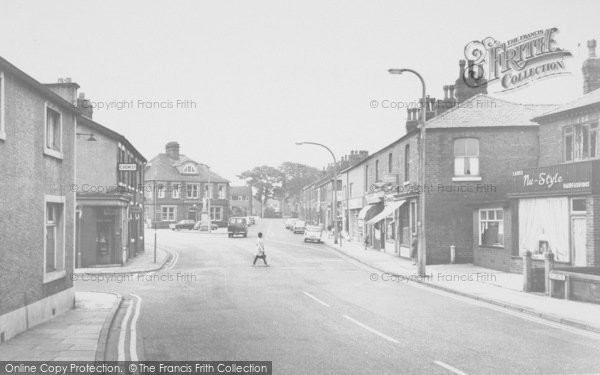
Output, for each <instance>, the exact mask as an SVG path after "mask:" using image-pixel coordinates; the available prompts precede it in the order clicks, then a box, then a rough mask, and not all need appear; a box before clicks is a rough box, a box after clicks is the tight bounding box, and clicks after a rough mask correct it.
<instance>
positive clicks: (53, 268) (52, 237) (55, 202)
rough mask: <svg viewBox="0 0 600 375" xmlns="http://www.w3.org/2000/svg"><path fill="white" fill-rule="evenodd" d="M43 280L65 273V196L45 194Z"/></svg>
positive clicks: (54, 278) (61, 275)
mask: <svg viewBox="0 0 600 375" xmlns="http://www.w3.org/2000/svg"><path fill="white" fill-rule="evenodd" d="M45 201H46V212H45V218H46V220H45V236H44V282H50V281H52V280H56V279H57V278H60V277H63V276H64V275H65V219H64V205H65V198H64V197H62V196H61V197H57V196H46V197H45Z"/></svg>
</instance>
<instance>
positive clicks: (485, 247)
mask: <svg viewBox="0 0 600 375" xmlns="http://www.w3.org/2000/svg"><path fill="white" fill-rule="evenodd" d="M477 246H478V247H482V248H484V249H500V250H504V246H500V245H477Z"/></svg>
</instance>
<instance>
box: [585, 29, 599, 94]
mask: <svg viewBox="0 0 600 375" xmlns="http://www.w3.org/2000/svg"><path fill="white" fill-rule="evenodd" d="M587 46H588V51H589V52H588V58H587V60H585V61H584V62H583V66H582V67H581V71H582V72H583V93H584V94H587V93H588V92H591V91H594V90H596V89H598V88H600V59H599V58H597V57H596V39H592V40H588V42H587Z"/></svg>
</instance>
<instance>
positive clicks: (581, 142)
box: [563, 123, 599, 162]
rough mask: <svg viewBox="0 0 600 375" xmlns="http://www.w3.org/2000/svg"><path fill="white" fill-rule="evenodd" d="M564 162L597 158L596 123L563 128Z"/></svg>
mask: <svg viewBox="0 0 600 375" xmlns="http://www.w3.org/2000/svg"><path fill="white" fill-rule="evenodd" d="M563 143H564V147H563V149H564V155H563V159H564V161H565V162H569V161H578V160H587V159H595V158H597V157H598V151H599V150H598V123H592V124H581V125H570V126H565V127H564V128H563Z"/></svg>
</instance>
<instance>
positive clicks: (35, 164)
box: [0, 72, 75, 315]
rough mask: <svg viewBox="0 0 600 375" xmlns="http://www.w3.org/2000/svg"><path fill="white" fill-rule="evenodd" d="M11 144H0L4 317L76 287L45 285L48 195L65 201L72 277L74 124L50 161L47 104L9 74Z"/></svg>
mask: <svg viewBox="0 0 600 375" xmlns="http://www.w3.org/2000/svg"><path fill="white" fill-rule="evenodd" d="M4 77H5V97H4V100H5V120H6V140H5V141H2V140H0V170H1V171H2V179H0V191H1V192H2V193H1V194H0V212H1V215H0V217H2V219H1V220H2V221H1V223H0V239H1V242H2V244H1V245H0V301H1V303H0V315H3V314H5V313H7V312H10V311H13V310H15V309H17V308H20V307H23V306H25V305H28V304H31V303H33V302H35V301H38V300H40V299H42V298H45V297H48V296H50V295H52V294H55V293H58V292H60V291H63V290H65V289H68V288H70V287H72V282H71V281H70V279H69V277H64V278H60V279H58V280H55V281H53V282H49V283H46V284H43V283H42V280H43V270H44V264H43V259H44V231H45V220H44V219H45V218H44V209H45V203H44V195H59V196H64V197H65V205H64V210H63V221H64V225H65V238H64V242H65V268H66V269H65V271H66V273H67V275H68V274H70V273H72V271H73V256H74V250H73V245H74V211H75V202H74V201H75V199H74V198H75V193H73V192H71V190H70V186H71V185H72V184H74V183H75V176H74V173H75V152H74V142H75V119H74V115H73V113H72V112H70V111H69V110H68V109H66V108H63V107H61V106H59V105H57V108H58V109H59V111H60V112H61V114H62V145H63V158H62V160H59V159H56V158H53V157H50V156H45V155H44V154H43V145H44V143H45V142H44V123H45V103H46V101H50V102H51V99H48V98H47V97H45V96H42V95H41V94H40V93H39V92H38V91H37V90H35V89H33V88H31V87H30V86H29V85H25V84H23V83H22V82H21V81H20V80H19V79H18V78H17V77H15V76H13V75H10V74H7V73H6V72H5V76H4Z"/></svg>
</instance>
